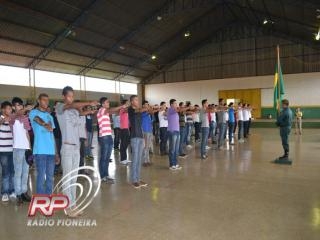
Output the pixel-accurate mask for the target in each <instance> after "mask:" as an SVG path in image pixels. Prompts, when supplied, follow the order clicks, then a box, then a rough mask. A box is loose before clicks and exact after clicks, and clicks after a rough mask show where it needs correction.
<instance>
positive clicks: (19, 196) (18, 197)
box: [17, 195, 23, 206]
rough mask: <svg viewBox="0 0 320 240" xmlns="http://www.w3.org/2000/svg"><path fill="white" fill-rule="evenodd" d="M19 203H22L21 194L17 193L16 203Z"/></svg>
mask: <svg viewBox="0 0 320 240" xmlns="http://www.w3.org/2000/svg"><path fill="white" fill-rule="evenodd" d="M21 204H23V199H22V195H18V196H17V205H18V206H20V205H21Z"/></svg>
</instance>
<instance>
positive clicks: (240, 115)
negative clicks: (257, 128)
mask: <svg viewBox="0 0 320 240" xmlns="http://www.w3.org/2000/svg"><path fill="white" fill-rule="evenodd" d="M238 121H243V110H242V108H239V109H238Z"/></svg>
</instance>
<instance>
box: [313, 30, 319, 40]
mask: <svg viewBox="0 0 320 240" xmlns="http://www.w3.org/2000/svg"><path fill="white" fill-rule="evenodd" d="M314 38H315V39H316V40H317V41H319V40H320V29H319V30H318V33H316V34H315V37H314Z"/></svg>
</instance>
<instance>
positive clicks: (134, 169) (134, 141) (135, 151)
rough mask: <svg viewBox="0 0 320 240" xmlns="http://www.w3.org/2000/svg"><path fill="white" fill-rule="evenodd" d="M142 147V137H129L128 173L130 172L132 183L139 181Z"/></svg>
mask: <svg viewBox="0 0 320 240" xmlns="http://www.w3.org/2000/svg"><path fill="white" fill-rule="evenodd" d="M143 148H144V139H143V138H131V149H132V163H131V166H130V173H131V181H132V183H136V182H139V181H140V172H141V162H142V154H143Z"/></svg>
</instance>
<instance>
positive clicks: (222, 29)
mask: <svg viewBox="0 0 320 240" xmlns="http://www.w3.org/2000/svg"><path fill="white" fill-rule="evenodd" d="M235 24H237V20H236V19H233V20H232V21H230V22H228V23H226V24H225V25H224V26H222V27H221V28H219V29H216V30H214V31H213V32H212V33H211V34H210V35H209V36H208V37H207V38H206V39H204V40H203V41H202V42H201V43H199V42H197V43H195V44H194V45H193V46H192V47H191V48H190V49H189V50H188V51H187V52H185V53H183V54H181V55H180V56H178V57H176V58H175V59H174V60H173V61H171V62H170V63H168V64H166V65H165V66H164V67H162V68H161V69H159V70H158V71H157V72H153V73H152V74H150V75H149V76H147V77H145V78H144V79H143V80H142V82H143V83H144V84H147V83H148V82H150V81H151V80H152V79H153V78H155V77H157V76H158V75H159V74H161V73H162V72H164V71H166V70H168V69H169V68H170V67H172V66H173V65H174V64H176V63H177V62H178V61H179V60H181V59H184V58H186V57H188V56H190V55H191V54H192V53H193V52H195V51H197V50H199V49H201V48H202V47H203V46H205V45H206V44H208V43H210V41H211V40H212V39H213V38H214V37H216V36H217V37H218V35H219V34H220V33H223V32H224V30H225V28H227V27H230V26H232V25H235Z"/></svg>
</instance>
